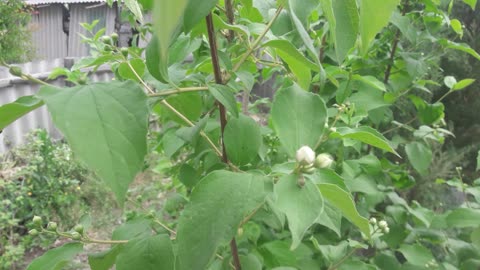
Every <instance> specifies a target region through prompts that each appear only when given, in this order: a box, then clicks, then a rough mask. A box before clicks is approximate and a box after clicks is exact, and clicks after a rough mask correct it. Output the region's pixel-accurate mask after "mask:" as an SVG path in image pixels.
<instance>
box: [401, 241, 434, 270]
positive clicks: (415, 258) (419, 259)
mask: <svg viewBox="0 0 480 270" xmlns="http://www.w3.org/2000/svg"><path fill="white" fill-rule="evenodd" d="M398 251H400V252H401V253H402V254H403V256H405V258H406V259H407V261H408V262H409V263H411V264H413V265H417V266H422V267H424V266H425V264H427V263H429V262H430V261H432V260H435V259H434V257H433V255H432V252H431V251H430V250H429V249H427V248H426V247H424V246H421V245H419V244H414V245H402V246H401V247H400V248H399V249H398Z"/></svg>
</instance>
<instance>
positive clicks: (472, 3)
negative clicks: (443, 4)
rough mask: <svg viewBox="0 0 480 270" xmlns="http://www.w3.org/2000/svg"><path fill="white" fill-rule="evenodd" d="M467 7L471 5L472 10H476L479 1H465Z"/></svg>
mask: <svg viewBox="0 0 480 270" xmlns="http://www.w3.org/2000/svg"><path fill="white" fill-rule="evenodd" d="M463 2H465V3H466V4H467V5H469V6H470V7H471V8H472V10H475V7H476V5H477V0H463Z"/></svg>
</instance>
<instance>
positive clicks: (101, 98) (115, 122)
mask: <svg viewBox="0 0 480 270" xmlns="http://www.w3.org/2000/svg"><path fill="white" fill-rule="evenodd" d="M39 96H40V97H41V98H42V99H43V100H44V101H45V103H46V104H47V107H48V110H49V112H50V114H51V115H52V118H53V121H54V123H55V125H56V126H57V127H58V128H59V129H60V131H62V133H63V134H64V135H65V137H66V139H67V141H68V143H69V144H70V146H71V147H72V150H73V152H74V153H75V155H76V156H77V157H78V158H79V159H81V160H82V161H83V162H84V163H85V164H86V165H87V166H88V168H90V169H92V170H94V171H95V172H96V173H97V174H98V176H99V177H100V178H101V179H102V180H103V181H104V182H105V183H107V185H108V186H109V187H110V188H111V189H112V190H113V191H114V192H115V195H116V196H117V199H118V201H119V202H120V203H122V202H123V201H124V199H125V194H126V192H127V189H128V185H129V184H130V182H132V181H133V179H134V177H135V175H136V174H137V173H138V172H139V171H140V170H141V169H142V167H143V158H144V156H145V154H146V152H147V142H146V141H147V139H146V137H147V120H148V114H149V113H148V107H147V97H146V95H145V93H144V92H143V90H142V89H141V88H140V86H139V85H138V84H136V83H134V82H132V81H127V82H110V83H95V84H90V85H81V86H76V87H73V88H67V89H58V88H54V87H43V88H42V89H41V90H40V92H39Z"/></svg>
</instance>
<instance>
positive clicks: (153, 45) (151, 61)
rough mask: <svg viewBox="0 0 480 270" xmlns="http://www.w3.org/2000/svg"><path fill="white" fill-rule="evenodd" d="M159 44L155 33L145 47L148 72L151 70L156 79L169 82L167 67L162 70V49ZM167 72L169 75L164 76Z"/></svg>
mask: <svg viewBox="0 0 480 270" xmlns="http://www.w3.org/2000/svg"><path fill="white" fill-rule="evenodd" d="M159 46H160V45H159V43H158V38H157V37H156V36H155V35H153V36H152V38H151V39H150V42H149V43H148V45H147V48H146V49H145V63H146V65H147V69H148V72H150V74H151V75H152V76H153V77H154V78H155V79H157V80H159V81H161V82H164V83H167V79H166V78H168V74H167V71H166V69H167V67H165V70H160V58H161V56H160V51H159V50H158V48H159ZM162 72H163V73H162ZM165 74H166V75H167V77H166V78H164V77H163V76H164V75H165Z"/></svg>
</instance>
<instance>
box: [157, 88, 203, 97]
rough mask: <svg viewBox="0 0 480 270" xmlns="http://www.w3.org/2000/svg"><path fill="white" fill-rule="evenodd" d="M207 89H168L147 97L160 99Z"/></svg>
mask: <svg viewBox="0 0 480 270" xmlns="http://www.w3.org/2000/svg"><path fill="white" fill-rule="evenodd" d="M206 90H208V87H206V86H198V87H185V88H177V89H168V90H165V91H161V92H157V93H153V94H149V95H148V96H149V97H161V96H169V95H174V94H180V93H186V92H195V91H206Z"/></svg>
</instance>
